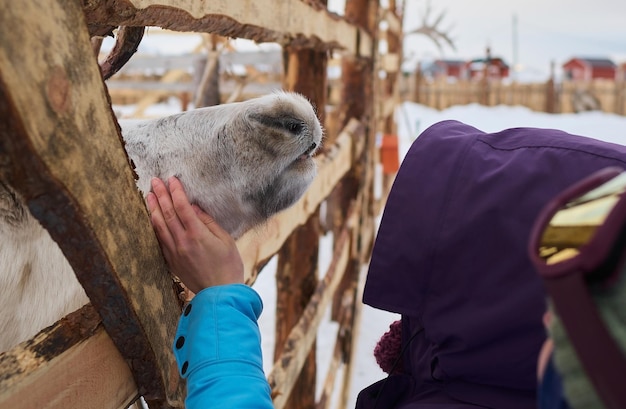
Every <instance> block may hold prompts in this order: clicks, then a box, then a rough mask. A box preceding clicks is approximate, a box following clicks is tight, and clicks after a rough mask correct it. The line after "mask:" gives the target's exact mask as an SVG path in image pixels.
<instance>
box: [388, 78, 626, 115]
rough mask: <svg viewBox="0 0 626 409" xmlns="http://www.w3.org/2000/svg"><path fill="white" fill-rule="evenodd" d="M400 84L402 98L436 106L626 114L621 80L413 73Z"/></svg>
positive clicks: (624, 94) (438, 107) (625, 85)
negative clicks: (537, 80)
mask: <svg viewBox="0 0 626 409" xmlns="http://www.w3.org/2000/svg"><path fill="white" fill-rule="evenodd" d="M400 88H401V90H402V96H403V98H404V99H405V100H409V101H413V102H417V103H420V104H423V105H427V106H429V107H432V108H436V109H445V108H448V107H451V106H453V105H465V104H471V103H479V104H483V105H488V106H494V105H521V106H525V107H528V108H530V109H532V110H533V111H539V112H548V113H572V112H582V111H589V110H601V111H604V112H609V113H615V114H618V115H626V82H624V81H612V80H593V81H585V82H582V81H581V82H577V81H563V82H555V81H553V80H548V81H546V82H544V83H516V82H505V81H497V80H496V81H493V80H490V81H480V80H477V81H466V80H450V79H445V78H441V79H436V80H431V79H426V78H424V77H422V76H420V75H415V74H412V75H408V76H405V77H403V78H402V81H401V85H400Z"/></svg>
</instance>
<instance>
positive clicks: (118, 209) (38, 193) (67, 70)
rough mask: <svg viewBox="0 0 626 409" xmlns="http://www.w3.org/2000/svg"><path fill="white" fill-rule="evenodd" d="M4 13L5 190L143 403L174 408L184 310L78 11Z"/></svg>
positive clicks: (26, 4)
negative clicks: (14, 194)
mask: <svg viewBox="0 0 626 409" xmlns="http://www.w3.org/2000/svg"><path fill="white" fill-rule="evenodd" d="M9 3H10V4H9ZM2 8H3V12H2V13H1V14H0V175H1V177H2V180H3V181H6V182H8V183H9V184H10V185H11V186H12V187H13V188H14V189H15V190H17V191H18V192H19V193H20V195H21V196H22V197H23V198H24V200H25V201H26V203H27V205H28V207H29V209H30V211H31V213H32V214H33V216H34V217H36V218H37V219H38V220H39V222H40V223H41V224H42V226H44V227H45V228H46V229H47V230H48V232H49V233H50V235H51V236H52V238H53V239H55V240H56V241H57V243H58V244H59V247H60V248H61V250H62V251H63V253H64V254H65V256H66V257H67V259H68V261H69V263H70V264H71V266H72V267H73V269H74V271H75V272H76V275H77V278H78V280H79V281H80V282H81V284H82V285H83V287H84V288H85V292H86V293H87V295H88V296H89V298H90V300H91V303H92V305H93V306H94V307H95V308H96V310H97V312H98V314H99V316H100V317H101V318H102V322H103V324H104V327H105V329H106V331H107V333H108V334H109V336H110V337H111V339H113V341H114V343H115V345H116V346H117V348H118V349H119V351H120V353H121V354H122V355H123V356H124V358H125V359H126V362H127V364H128V366H129V367H130V368H131V370H132V372H133V375H134V377H135V380H136V383H137V387H138V388H139V393H140V394H143V395H145V396H146V397H147V399H149V400H155V401H159V404H165V405H166V403H164V402H166V401H169V403H170V404H171V405H174V406H181V405H182V401H183V399H184V384H183V382H180V381H179V376H178V373H177V370H176V363H175V360H174V356H173V352H172V350H171V342H172V339H173V337H174V332H175V329H176V322H177V319H178V315H179V313H180V306H179V305H178V302H177V299H176V296H175V294H174V292H173V291H172V280H171V278H170V276H169V274H168V273H167V269H166V268H165V264H164V261H163V258H162V256H161V253H160V250H159V247H158V243H157V241H156V237H155V235H154V232H153V230H152V227H151V225H150V222H149V218H148V214H147V211H146V207H145V204H144V202H143V198H142V197H141V194H140V193H139V191H138V190H137V187H136V184H135V179H134V175H133V172H132V170H131V167H130V163H129V161H128V158H127V156H126V153H125V152H124V149H123V146H122V142H121V139H120V136H119V130H118V125H117V123H116V122H115V120H114V116H113V113H112V111H111V108H110V105H109V103H108V99H107V94H106V90H105V88H104V85H103V82H102V77H101V74H100V71H99V68H98V65H97V63H96V60H95V57H94V55H93V49H92V46H91V43H90V39H89V35H88V32H87V26H86V24H85V20H84V15H83V10H82V7H81V2H79V1H61V0H56V1H50V2H46V6H45V7H42V6H41V4H39V2H38V1H36V0H24V1H20V2H19V3H12V2H8V1H3V2H2ZM57 348H58V349H63V348H65V345H63V344H62V343H60V344H59V345H57ZM56 352H58V351H56V350H54V349H50V350H49V351H47V353H49V354H52V353H56Z"/></svg>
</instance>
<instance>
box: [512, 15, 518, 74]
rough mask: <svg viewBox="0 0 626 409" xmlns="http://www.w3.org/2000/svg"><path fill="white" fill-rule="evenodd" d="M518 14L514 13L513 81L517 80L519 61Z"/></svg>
mask: <svg viewBox="0 0 626 409" xmlns="http://www.w3.org/2000/svg"><path fill="white" fill-rule="evenodd" d="M517 42H518V36H517V14H516V13H513V70H512V72H513V81H515V80H517V69H518V68H519V67H518V64H519V61H518V43H517Z"/></svg>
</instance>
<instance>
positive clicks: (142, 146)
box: [0, 92, 322, 351]
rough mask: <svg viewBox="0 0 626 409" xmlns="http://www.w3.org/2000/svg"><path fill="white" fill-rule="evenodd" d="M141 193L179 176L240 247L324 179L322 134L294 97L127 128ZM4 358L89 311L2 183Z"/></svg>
mask: <svg viewBox="0 0 626 409" xmlns="http://www.w3.org/2000/svg"><path fill="white" fill-rule="evenodd" d="M120 125H121V127H122V135H123V137H124V141H125V143H126V151H127V152H128V154H129V157H130V158H131V160H132V161H133V164H134V165H135V171H136V172H137V174H138V176H139V179H138V181H137V185H138V188H139V189H140V190H141V191H142V192H143V193H144V194H146V193H147V192H148V191H149V190H150V179H151V178H152V177H160V178H162V179H164V180H167V178H168V177H170V176H177V177H178V178H179V179H180V180H181V181H182V183H183V185H184V186H185V190H186V192H187V194H188V196H189V198H190V200H191V201H192V202H193V203H196V204H198V205H199V206H200V207H201V208H203V209H204V210H206V211H207V212H209V213H210V214H211V215H212V216H213V217H214V218H215V219H216V221H217V222H218V223H219V224H220V225H221V226H222V227H224V228H225V229H226V230H227V231H228V232H229V233H231V235H233V236H234V237H235V238H237V237H239V236H240V235H241V234H243V233H244V232H245V231H247V230H249V229H250V228H253V227H254V226H257V225H259V224H261V223H262V222H263V221H265V220H267V218H268V217H270V216H272V215H273V214H275V213H277V212H279V211H281V210H283V209H285V208H286V207H288V206H291V205H292V204H293V203H295V201H296V200H297V199H298V198H299V197H300V196H301V195H302V194H303V193H304V191H305V190H306V188H307V187H308V186H309V184H310V183H311V182H312V180H313V178H314V177H315V174H316V167H315V162H314V161H313V159H312V158H311V156H312V154H313V153H314V152H315V151H316V149H317V148H318V147H319V145H320V143H321V139H322V129H321V126H320V124H319V121H318V120H317V117H316V115H315V112H314V110H313V108H312V107H311V105H310V103H309V102H308V101H307V100H306V99H305V98H303V97H302V96H300V95H297V94H293V93H282V92H281V93H275V94H272V95H267V96H264V97H261V98H256V99H252V100H249V101H245V102H239V103H234V104H225V105H220V106H216V107H209V108H201V109H197V110H193V111H189V112H185V113H181V114H177V115H173V116H169V117H165V118H161V119H156V120H132V121H120ZM0 300H2V301H1V306H0V308H1V311H2V313H1V314H0V351H4V350H7V349H9V348H11V347H13V346H14V345H16V344H17V343H19V342H22V341H24V340H27V339H29V338H31V337H32V336H34V335H35V334H36V333H37V332H38V331H39V330H41V329H43V328H45V327H46V326H48V325H51V324H53V323H54V322H56V321H57V320H58V319H60V318H61V317H63V316H65V315H67V314H68V313H70V312H72V311H74V310H76V309H78V308H80V307H81V306H82V305H84V304H86V303H87V302H88V299H87V297H86V295H85V293H84V291H83V288H82V287H81V285H80V284H79V283H78V281H77V280H76V277H75V275H74V272H73V270H72V268H71V267H70V265H69V263H68V262H67V260H66V259H65V257H64V256H63V254H62V253H61V251H60V249H59V247H58V246H57V245H56V243H55V242H54V241H53V240H52V239H51V238H50V236H49V235H48V232H47V231H46V230H45V229H43V228H42V227H41V226H40V224H39V223H38V222H37V220H35V219H34V218H33V217H32V216H31V215H30V213H29V212H28V210H27V208H26V207H25V205H24V203H23V201H22V200H21V199H20V198H19V196H18V195H16V194H15V193H14V191H13V190H12V189H11V188H10V187H9V186H7V185H6V184H2V183H0Z"/></svg>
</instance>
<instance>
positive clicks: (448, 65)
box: [433, 60, 467, 78]
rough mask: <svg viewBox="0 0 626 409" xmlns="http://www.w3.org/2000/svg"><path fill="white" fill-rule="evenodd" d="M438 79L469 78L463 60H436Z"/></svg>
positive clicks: (435, 73) (435, 70)
mask: <svg viewBox="0 0 626 409" xmlns="http://www.w3.org/2000/svg"><path fill="white" fill-rule="evenodd" d="M433 64H434V66H435V67H434V68H435V69H434V75H435V76H436V77H454V78H467V67H466V64H465V61H463V60H435V61H434V62H433Z"/></svg>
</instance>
